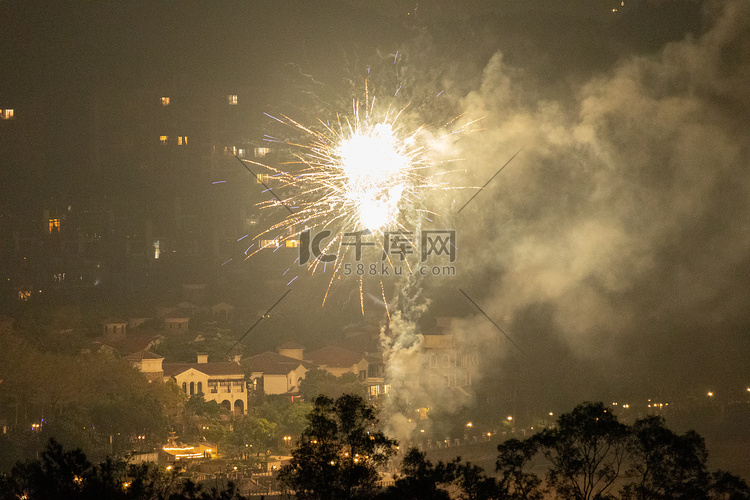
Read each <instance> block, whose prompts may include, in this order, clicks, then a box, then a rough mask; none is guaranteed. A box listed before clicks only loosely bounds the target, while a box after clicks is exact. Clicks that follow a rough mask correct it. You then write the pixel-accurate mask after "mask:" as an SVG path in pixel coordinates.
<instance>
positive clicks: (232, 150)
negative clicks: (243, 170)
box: [224, 146, 237, 156]
mask: <svg viewBox="0 0 750 500" xmlns="http://www.w3.org/2000/svg"><path fill="white" fill-rule="evenodd" d="M236 154H237V146H224V156H235V155H236Z"/></svg>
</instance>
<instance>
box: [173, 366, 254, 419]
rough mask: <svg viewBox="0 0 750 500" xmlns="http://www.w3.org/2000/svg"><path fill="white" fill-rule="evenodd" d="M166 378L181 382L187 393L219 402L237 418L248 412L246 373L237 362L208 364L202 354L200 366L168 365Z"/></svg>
mask: <svg viewBox="0 0 750 500" xmlns="http://www.w3.org/2000/svg"><path fill="white" fill-rule="evenodd" d="M162 367H163V370H164V379H165V380H169V379H170V378H171V379H173V380H174V381H175V382H177V386H178V387H180V388H182V390H183V391H184V392H185V394H187V395H189V396H192V395H195V394H203V398H204V399H205V400H206V401H216V402H217V403H219V404H220V405H222V406H223V407H224V408H226V409H228V410H230V411H233V412H234V414H235V415H243V414H246V413H247V391H246V383H245V371H244V370H243V369H242V367H241V366H240V364H239V363H238V362H237V361H218V362H217V361H214V362H209V361H208V355H207V354H198V355H197V362H196V363H164V364H163V365H162Z"/></svg>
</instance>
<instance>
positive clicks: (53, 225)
mask: <svg viewBox="0 0 750 500" xmlns="http://www.w3.org/2000/svg"><path fill="white" fill-rule="evenodd" d="M53 231H57V232H58V233H59V232H60V219H50V220H49V232H50V234H52V232H53Z"/></svg>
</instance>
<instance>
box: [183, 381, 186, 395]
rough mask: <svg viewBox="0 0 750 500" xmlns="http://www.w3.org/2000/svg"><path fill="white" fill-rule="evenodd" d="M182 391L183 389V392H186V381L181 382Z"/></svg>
mask: <svg viewBox="0 0 750 500" xmlns="http://www.w3.org/2000/svg"><path fill="white" fill-rule="evenodd" d="M182 391H183V392H184V393H185V394H187V383H186V382H183V383H182Z"/></svg>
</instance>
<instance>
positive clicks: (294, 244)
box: [284, 240, 299, 248]
mask: <svg viewBox="0 0 750 500" xmlns="http://www.w3.org/2000/svg"><path fill="white" fill-rule="evenodd" d="M284 243H285V245H286V247H287V248H298V247H299V240H286V241H285V242H284Z"/></svg>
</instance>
